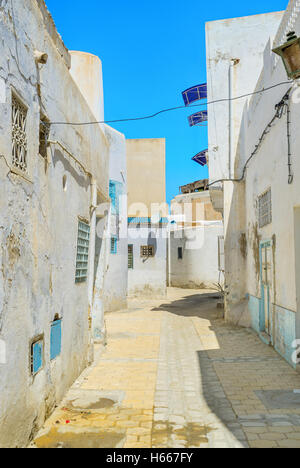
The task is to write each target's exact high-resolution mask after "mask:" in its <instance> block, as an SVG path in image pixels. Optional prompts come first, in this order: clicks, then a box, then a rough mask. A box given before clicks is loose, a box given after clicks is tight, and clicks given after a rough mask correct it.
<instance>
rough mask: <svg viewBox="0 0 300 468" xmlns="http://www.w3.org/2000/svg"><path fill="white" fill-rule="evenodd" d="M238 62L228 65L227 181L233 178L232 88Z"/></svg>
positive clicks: (231, 61) (234, 60)
mask: <svg viewBox="0 0 300 468" xmlns="http://www.w3.org/2000/svg"><path fill="white" fill-rule="evenodd" d="M239 62H240V60H239V59H231V60H230V65H229V80H228V81H229V92H228V94H229V117H228V118H229V154H228V175H229V177H228V178H229V179H231V178H232V177H234V170H233V169H234V161H233V156H234V124H233V117H234V115H233V86H234V67H235V66H236V65H237V64H238V63H239Z"/></svg>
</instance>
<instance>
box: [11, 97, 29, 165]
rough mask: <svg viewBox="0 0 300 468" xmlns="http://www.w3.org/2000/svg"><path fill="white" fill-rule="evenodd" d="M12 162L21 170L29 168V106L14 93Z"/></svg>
mask: <svg viewBox="0 0 300 468" xmlns="http://www.w3.org/2000/svg"><path fill="white" fill-rule="evenodd" d="M11 111H12V163H13V166H15V167H17V168H18V169H20V170H21V171H23V172H25V171H26V169H27V134H26V126H27V112H28V110H27V108H26V106H25V105H24V104H23V103H22V102H21V101H20V100H19V99H18V98H17V97H16V96H15V95H14V94H12V109H11Z"/></svg>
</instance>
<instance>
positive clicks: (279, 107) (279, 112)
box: [207, 88, 294, 187]
mask: <svg viewBox="0 0 300 468" xmlns="http://www.w3.org/2000/svg"><path fill="white" fill-rule="evenodd" d="M291 89H292V88H290V89H289V90H288V92H287V93H286V94H285V95H284V96H283V98H282V99H281V101H280V102H279V103H278V104H276V106H275V109H276V112H275V115H274V116H273V118H272V120H271V121H270V122H269V123H268V125H267V126H266V127H265V129H264V131H263V133H262V135H261V137H260V138H259V140H258V144H257V145H255V149H254V151H252V153H251V154H250V156H249V158H248V159H247V161H246V163H245V164H244V167H243V172H242V175H241V177H239V178H236V179H230V178H228V179H219V180H215V181H214V182H211V183H210V184H208V185H207V187H211V186H212V185H216V184H220V183H221V182H242V181H243V180H244V178H245V175H246V170H247V168H248V164H249V162H250V161H251V159H252V158H253V157H254V156H255V155H256V154H257V153H258V151H259V149H260V148H261V146H262V143H263V140H264V138H265V136H266V135H268V133H270V129H271V128H272V126H273V124H274V122H275V120H277V119H281V118H282V116H283V113H284V111H285V109H286V110H287V112H288V122H287V126H288V131H287V137H288V147H289V148H288V168H289V178H288V183H289V184H291V183H292V182H293V178H294V177H293V175H292V172H291V153H290V134H289V126H290V120H289V118H290V117H289V102H288V101H289V97H290V92H291Z"/></svg>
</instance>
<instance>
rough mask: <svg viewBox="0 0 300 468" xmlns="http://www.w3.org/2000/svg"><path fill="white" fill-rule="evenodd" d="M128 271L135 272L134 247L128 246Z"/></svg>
mask: <svg viewBox="0 0 300 468" xmlns="http://www.w3.org/2000/svg"><path fill="white" fill-rule="evenodd" d="M128 269H129V270H133V245H132V244H130V245H128Z"/></svg>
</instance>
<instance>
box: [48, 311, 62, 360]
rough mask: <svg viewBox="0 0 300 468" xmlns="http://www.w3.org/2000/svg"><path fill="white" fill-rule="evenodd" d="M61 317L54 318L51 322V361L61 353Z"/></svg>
mask: <svg viewBox="0 0 300 468" xmlns="http://www.w3.org/2000/svg"><path fill="white" fill-rule="evenodd" d="M61 324H62V321H61V319H59V320H55V321H54V322H52V324H51V336H50V360H51V361H53V360H54V359H56V358H57V357H58V356H60V354H61V338H62V332H61Z"/></svg>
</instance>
